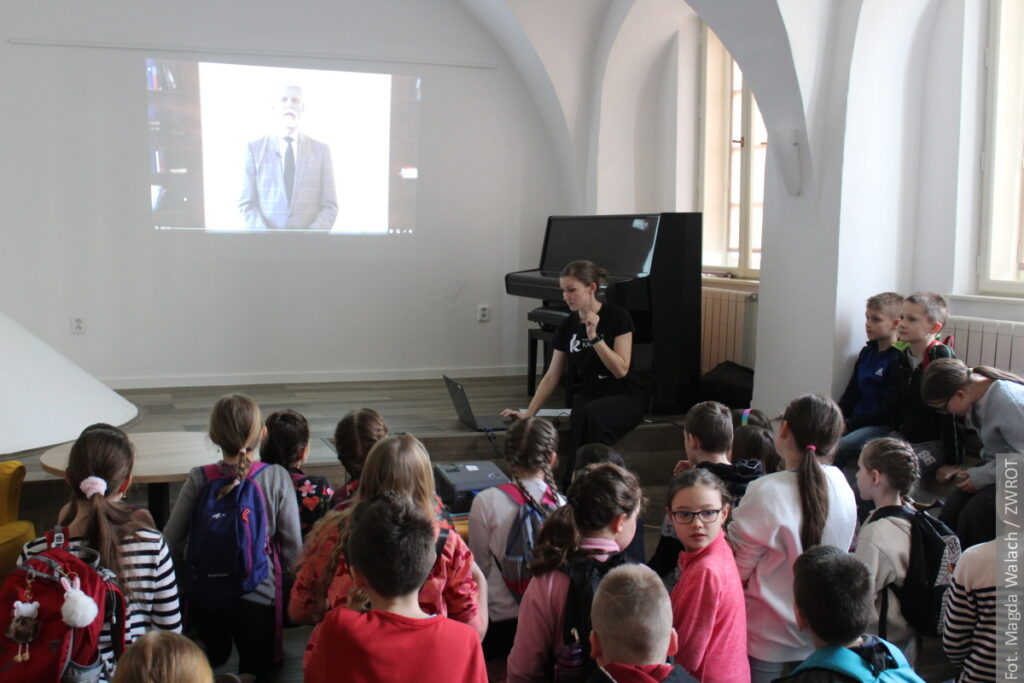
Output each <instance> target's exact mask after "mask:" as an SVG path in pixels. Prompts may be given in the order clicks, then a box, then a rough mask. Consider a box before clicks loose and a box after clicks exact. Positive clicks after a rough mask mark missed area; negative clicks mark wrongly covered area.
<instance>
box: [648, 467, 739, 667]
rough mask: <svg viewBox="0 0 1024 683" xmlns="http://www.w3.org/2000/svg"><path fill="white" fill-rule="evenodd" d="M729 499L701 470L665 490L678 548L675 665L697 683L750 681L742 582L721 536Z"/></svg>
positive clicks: (719, 484)
mask: <svg viewBox="0 0 1024 683" xmlns="http://www.w3.org/2000/svg"><path fill="white" fill-rule="evenodd" d="M730 500H731V497H730V496H729V491H728V489H727V488H726V487H725V484H724V483H723V482H722V480H721V479H719V478H718V477H716V476H715V475H714V474H712V473H711V472H709V471H708V470H706V469H702V468H697V467H694V468H691V469H688V470H685V471H683V472H682V473H680V474H678V475H676V476H675V478H673V479H672V481H671V482H670V483H669V486H668V496H667V501H666V503H667V508H666V511H667V513H668V516H669V519H670V520H671V521H672V526H673V527H674V528H675V532H676V535H677V536H678V538H679V540H680V541H682V544H683V548H684V550H683V552H681V553H679V582H678V583H676V585H675V588H673V589H672V626H673V627H674V628H675V629H676V632H677V633H678V635H679V650H678V652H677V654H676V661H677V662H678V663H679V664H680V665H681V666H682V667H683V668H684V669H686V670H687V671H688V672H690V673H691V674H692V675H693V676H694V677H696V678H698V679H699V680H700V681H702V682H703V683H711V682H714V681H746V680H749V679H750V665H749V663H748V661H747V612H746V606H745V605H744V601H743V583H742V582H741V581H740V574H739V571H738V570H737V569H736V560H735V559H734V558H733V555H732V549H730V548H729V544H728V543H727V542H726V538H725V534H724V533H723V531H722V527H723V526H724V525H725V521H726V520H727V519H728V518H729V510H730V507H731V506H730V504H729V503H730Z"/></svg>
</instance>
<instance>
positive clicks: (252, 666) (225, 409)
mask: <svg viewBox="0 0 1024 683" xmlns="http://www.w3.org/2000/svg"><path fill="white" fill-rule="evenodd" d="M263 434H264V427H263V416H262V414H261V413H260V408H259V406H258V405H256V402H255V401H253V400H252V399H251V398H249V397H248V396H243V395H241V394H230V395H228V396H223V397H222V398H221V399H220V400H218V401H217V403H216V404H215V405H214V406H213V411H212V412H211V413H210V431H209V435H210V441H212V442H213V444H214V445H215V446H217V447H218V448H220V451H221V460H220V462H218V463H217V467H218V468H219V471H220V472H221V473H223V474H225V475H227V476H228V477H231V475H234V476H233V478H231V480H230V482H229V483H228V484H226V485H223V486H221V487H220V489H219V490H218V491H217V492H216V494H215V495H216V496H217V497H218V498H224V497H225V496H227V495H228V494H230V493H231V492H232V491H234V490H235V488H236V487H238V486H239V485H240V484H241V482H242V481H244V480H247V479H248V480H250V481H252V482H253V483H254V484H255V485H256V486H257V487H259V491H260V492H261V494H260V496H261V499H262V501H263V506H264V507H263V511H264V513H265V515H266V523H267V529H266V533H267V538H268V539H269V540H270V545H271V551H270V552H272V553H274V554H276V558H275V557H272V558H270V567H271V569H270V571H269V572H268V573H267V576H266V578H265V579H264V580H263V582H262V583H261V584H260V585H259V586H257V587H256V589H255V590H253V591H251V592H249V593H246V594H244V595H242V597H241V599H240V600H238V601H237V602H235V604H233V605H232V606H231V607H229V608H227V609H212V608H211V606H210V605H203V604H200V603H199V602H198V601H196V600H191V601H190V602H189V620H190V622H191V624H192V625H193V626H194V627H195V629H196V632H197V634H198V636H199V640H201V641H202V642H203V644H204V645H205V646H206V655H207V657H208V658H209V660H210V665H211V666H212V667H214V668H217V667H218V666H221V665H222V664H224V662H225V661H227V659H228V658H229V657H230V656H231V648H232V643H234V645H235V647H237V648H238V669H239V673H248V674H252V675H254V676H255V677H256V680H257V681H264V680H269V677H270V675H271V670H272V667H273V665H274V663H275V662H274V660H275V657H276V654H277V651H278V650H277V646H278V644H279V640H278V636H279V628H278V626H280V621H279V619H278V616H277V610H276V609H275V607H276V603H277V600H278V598H277V593H278V588H277V583H278V576H277V573H278V572H277V567H287V566H289V565H290V564H291V563H292V562H293V561H294V560H295V558H296V557H298V555H299V551H300V550H301V547H302V535H301V532H300V531H299V512H298V509H297V507H296V505H295V494H294V493H293V489H292V481H291V477H290V476H289V475H288V472H287V471H286V470H285V469H284V468H283V467H281V466H279V465H269V466H266V467H262V468H261V469H259V471H258V472H256V473H254V474H251V473H250V468H251V467H252V463H253V459H254V457H255V455H256V449H257V447H258V446H259V444H260V440H261V438H262V436H263ZM203 469H204V468H202V467H194V468H192V471H191V472H189V475H188V479H186V480H185V483H184V485H183V486H182V487H181V493H179V494H178V500H177V502H175V504H174V509H173V510H172V511H171V517H170V519H169V520H168V521H167V527H166V529H164V534H165V536H166V537H167V542H168V544H169V545H170V546H171V551H172V553H173V554H174V559H175V561H176V562H178V563H179V565H180V567H182V568H185V567H186V566H187V564H186V561H187V559H188V558H186V550H187V549H188V537H189V531H190V526H191V524H192V521H193V517H194V513H195V510H196V507H197V506H198V505H200V504H201V503H202V500H201V497H200V494H201V493H202V492H203V491H204V486H205V485H206V475H205V474H204V471H203ZM211 483H212V482H211Z"/></svg>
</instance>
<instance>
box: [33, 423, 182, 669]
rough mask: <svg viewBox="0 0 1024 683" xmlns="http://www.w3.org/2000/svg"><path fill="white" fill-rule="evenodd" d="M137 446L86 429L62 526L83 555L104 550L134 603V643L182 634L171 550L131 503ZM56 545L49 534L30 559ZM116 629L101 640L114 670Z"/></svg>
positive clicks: (71, 468) (112, 431)
mask: <svg viewBox="0 0 1024 683" xmlns="http://www.w3.org/2000/svg"><path fill="white" fill-rule="evenodd" d="M134 463H135V449H134V447H133V446H132V443H131V441H129V440H128V437H127V435H125V433H124V432H123V431H121V430H120V429H118V428H117V427H113V426H111V425H108V424H94V425H91V426H89V427H86V428H85V430H84V431H83V432H82V434H81V435H80V436H79V437H78V440H76V441H75V443H74V445H73V446H72V447H71V453H70V455H69V456H68V467H67V470H66V471H65V475H64V479H65V481H66V482H67V483H68V486H69V487H70V488H71V495H70V500H69V502H68V504H67V505H65V506H64V509H63V510H61V514H60V521H59V523H58V526H59V527H63V528H64V529H65V535H66V536H67V537H69V538H70V544H71V548H70V549H71V551H72V552H75V553H76V554H80V553H78V552H77V550H78V549H79V548H81V547H82V546H86V547H88V548H91V549H93V550H95V551H96V552H98V553H99V556H100V564H101V565H102V566H103V567H106V568H107V569H110V570H111V571H112V572H114V574H116V575H117V578H118V581H119V583H120V584H121V587H122V589H123V590H124V593H125V596H126V598H127V599H128V606H127V607H128V609H127V613H128V624H127V629H126V631H127V635H128V640H129V642H134V641H136V640H138V639H139V638H141V637H142V636H143V635H144V634H145V633H146V632H147V631H149V630H152V629H165V630H171V631H180V630H181V613H180V610H179V608H178V588H177V586H176V584H175V581H174V567H173V562H172V560H171V553H170V551H169V550H168V548H167V544H166V543H165V542H164V539H163V536H161V535H160V532H159V531H157V530H156V529H154V528H152V518H151V517H150V516H149V514H148V513H147V512H146V511H145V510H136V509H135V508H133V507H131V506H129V505H127V504H126V503H125V502H124V497H125V494H126V493H127V491H128V487H129V486H130V485H131V481H132V466H133V465H134ZM47 547H48V543H47V539H46V537H45V536H43V537H40V538H37V539H35V540H34V541H32V542H30V543H27V544H25V548H24V549H23V550H22V553H21V560H22V561H24V560H26V559H28V558H29V557H31V556H32V555H36V554H38V553H40V552H42V551H44V550H46V548H47ZM110 633H111V628H110V626H109V625H104V627H103V631H102V633H101V635H100V656H102V657H103V659H104V660H105V661H106V663H107V664H108V665H109V668H110V670H111V671H113V669H114V665H115V663H116V662H115V661H114V651H113V647H112V643H111V641H110Z"/></svg>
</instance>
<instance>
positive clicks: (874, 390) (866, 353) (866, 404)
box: [835, 292, 906, 467]
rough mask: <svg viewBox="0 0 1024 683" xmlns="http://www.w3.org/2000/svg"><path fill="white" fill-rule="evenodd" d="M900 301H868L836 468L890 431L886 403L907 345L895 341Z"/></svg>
mask: <svg viewBox="0 0 1024 683" xmlns="http://www.w3.org/2000/svg"><path fill="white" fill-rule="evenodd" d="M902 306H903V297H902V296H900V295H899V294H897V293H895V292H882V293H881V294H876V295H874V296H873V297H871V298H870V299H868V300H867V305H866V307H865V309H864V331H865V332H866V333H867V337H868V343H867V344H865V345H864V348H863V349H861V352H860V355H858V356H857V362H856V363H855V364H854V366H853V373H852V374H851V375H850V381H849V382H848V383H847V385H846V391H844V392H843V395H842V397H841V398H840V399H839V408H840V409H841V410H842V411H843V418H844V420H845V421H846V425H845V431H844V434H843V438H842V439H840V440H839V448H838V450H837V451H836V458H835V465H836V466H838V467H842V466H843V465H845V464H846V463H847V462H853V463H856V462H857V456H858V455H860V449H861V448H863V447H864V444H866V443H867V442H868V441H870V440H871V439H877V438H879V437H883V436H885V435H887V434H888V433H889V431H890V427H889V415H888V412H887V404H886V401H887V399H888V395H889V394H890V393H891V392H892V391H893V389H894V388H895V386H896V378H897V374H898V373H897V366H898V364H899V359H900V356H901V355H902V351H903V349H904V348H906V344H904V343H903V342H900V341H897V332H896V329H897V326H898V325H899V322H900V318H901V316H902Z"/></svg>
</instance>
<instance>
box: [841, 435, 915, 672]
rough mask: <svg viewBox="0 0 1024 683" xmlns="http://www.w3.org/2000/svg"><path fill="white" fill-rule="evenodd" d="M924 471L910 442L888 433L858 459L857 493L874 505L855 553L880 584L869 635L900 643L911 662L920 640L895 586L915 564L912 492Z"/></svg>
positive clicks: (873, 579) (874, 584) (861, 532)
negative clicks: (904, 613) (905, 613)
mask: <svg viewBox="0 0 1024 683" xmlns="http://www.w3.org/2000/svg"><path fill="white" fill-rule="evenodd" d="M919 476H920V469H919V467H918V464H917V456H916V455H914V449H913V448H912V447H911V445H910V444H908V443H906V442H905V441H901V440H900V439H893V438H889V437H882V438H880V439H872V440H871V441H868V442H867V443H866V444H864V448H863V450H861V452H860V457H859V458H858V460H857V493H858V494H859V495H860V497H861V498H862V499H863V500H870V501H871V502H872V503H874V506H875V509H874V510H873V511H872V512H871V515H870V516H869V517H868V518H867V519H866V520H865V521H864V524H863V525H862V526H861V528H860V534H859V535H858V536H857V549H856V550H855V551H854V555H856V556H857V559H859V560H860V561H862V562H863V563H864V564H865V565H867V567H868V570H869V571H870V572H871V581H872V585H873V587H874V591H873V592H874V601H873V603H874V617H875V618H874V621H872V623H871V624H870V625H869V626H868V629H867V631H866V632H867V633H876V634H878V635H879V637H881V638H884V639H885V640H888V641H889V642H890V643H893V644H894V645H896V646H897V647H899V648H900V649H901V650H902V651H903V654H904V655H906V657H907V661H908V662H910V664H911V665H913V664H914V660H915V659H916V655H917V651H918V649H919V648H918V646H919V640H920V639H919V638H918V637H917V634H916V633H915V632H914V629H913V628H912V627H911V626H910V624H908V623H907V620H906V617H904V616H903V611H902V609H901V608H900V601H899V599H898V598H897V597H896V592H895V591H894V590H893V588H894V587H897V586H902V585H903V582H904V581H905V580H906V578H907V570H908V569H909V567H910V535H911V528H910V519H908V518H907V517H906V516H905V514H904V513H903V512H902V510H903V509H905V510H906V512H907V513H910V514H911V515H913V514H914V512H915V510H914V509H913V508H910V507H908V506H909V505H910V504H911V502H912V501H911V499H910V492H911V490H912V489H913V488H914V485H915V484H916V483H917V480H918V478H919Z"/></svg>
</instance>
